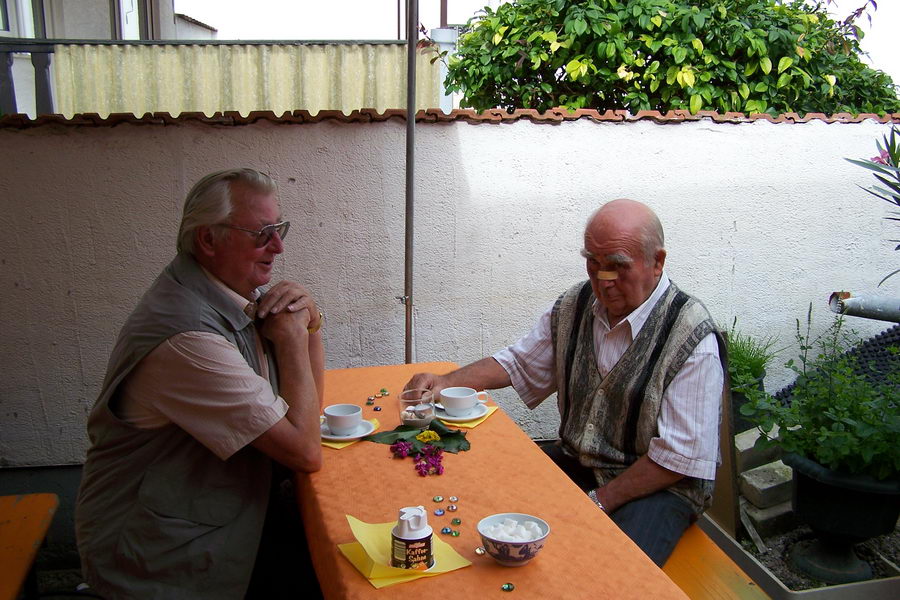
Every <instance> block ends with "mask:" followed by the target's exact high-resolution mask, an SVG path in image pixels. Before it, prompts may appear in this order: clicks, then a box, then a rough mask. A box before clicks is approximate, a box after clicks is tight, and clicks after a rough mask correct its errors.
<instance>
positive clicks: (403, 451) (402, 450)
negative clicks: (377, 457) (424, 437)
mask: <svg viewBox="0 0 900 600" xmlns="http://www.w3.org/2000/svg"><path fill="white" fill-rule="evenodd" d="M391 452H393V453H394V457H395V458H406V457H407V456H409V453H410V452H412V443H410V442H404V441H403V440H397V441H396V442H394V443H393V444H391Z"/></svg>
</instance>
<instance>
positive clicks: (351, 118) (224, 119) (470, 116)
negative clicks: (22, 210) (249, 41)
mask: <svg viewBox="0 0 900 600" xmlns="http://www.w3.org/2000/svg"><path fill="white" fill-rule="evenodd" d="M394 118H396V119H400V120H403V121H405V120H406V110H404V109H387V110H385V111H383V112H379V111H377V110H376V109H374V108H363V109H360V110H354V111H353V112H351V113H350V114H344V113H343V112H342V111H340V110H322V111H319V112H318V113H316V114H311V113H310V112H308V111H306V110H295V111H291V112H285V113H283V114H281V115H276V114H275V113H274V112H272V111H253V112H251V113H249V114H248V115H247V116H243V115H241V113H240V112H238V111H224V112H217V113H215V114H213V115H212V116H206V114H204V113H202V112H183V113H180V114H179V115H177V116H172V115H171V114H169V113H167V112H154V113H149V112H148V113H144V115H142V116H137V115H133V114H131V113H112V114H110V115H109V116H107V117H101V116H100V115H99V114H97V113H82V114H77V115H74V116H73V117H71V118H66V117H65V116H64V115H60V114H52V115H39V116H38V117H37V118H35V119H32V118H30V117H29V116H28V115H26V114H10V115H3V116H0V129H29V128H33V127H41V126H44V125H63V126H67V127H113V126H115V125H119V124H120V123H129V124H132V125H173V124H179V123H194V122H198V123H205V124H209V125H222V126H231V127H234V126H240V125H251V124H253V123H256V122H259V121H268V122H271V123H275V124H279V125H302V124H307V123H319V122H321V121H336V122H341V123H373V122H380V121H388V120H390V119H394ZM581 119H587V120H591V121H595V122H634V121H652V122H655V123H659V124H676V123H683V122H685V121H711V122H714V123H732V124H743V123H754V122H757V121H768V122H770V123H789V124H790V123H808V122H810V121H822V122H824V123H862V122H863V121H867V120H872V121H876V122H878V123H900V113H892V114H891V113H889V114H885V115H884V116H880V115H877V114H873V113H861V114H858V115H853V114H850V113H835V114H833V115H830V116H829V115H825V114H823V113H807V114H806V115H804V116H802V117H801V116H800V115H799V114H797V113H784V114H781V115H778V116H777V117H773V116H771V115H769V114H766V113H752V114H749V115H745V114H744V113H740V112H726V113H725V114H720V113H718V112H717V111H706V110H703V111H700V112H698V113H696V114H692V113H691V112H690V111H687V110H670V111H668V112H666V113H665V114H663V113H661V112H660V111H657V110H642V111H638V113H637V114H631V113H630V112H628V111H626V110H606V111H603V112H600V111H598V110H594V109H578V110H572V111H570V110H566V109H565V108H554V109H551V110H548V111H545V112H538V111H537V110H534V109H519V110H516V111H514V112H512V113H508V112H506V111H505V110H500V109H491V110H486V111H483V112H480V113H479V112H476V111H474V110H471V109H456V110H453V111H452V112H450V113H449V114H446V113H444V112H443V111H441V110H440V109H437V108H429V109H427V110H419V111H418V112H417V113H416V122H417V123H449V122H454V121H462V122H466V123H471V124H474V125H478V124H482V123H489V124H499V123H515V122H517V121H529V122H532V123H543V124H550V125H559V124H561V123H563V122H565V121H578V120H581Z"/></svg>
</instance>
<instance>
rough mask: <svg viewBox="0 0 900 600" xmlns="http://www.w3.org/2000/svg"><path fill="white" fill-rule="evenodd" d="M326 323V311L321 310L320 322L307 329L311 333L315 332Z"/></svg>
mask: <svg viewBox="0 0 900 600" xmlns="http://www.w3.org/2000/svg"><path fill="white" fill-rule="evenodd" d="M324 324H325V313H323V312H322V311H321V310H320V311H319V322H318V323H317V324H316V326H315V327H307V328H306V331H308V332H309V333H315V332H317V331H318V330H320V329H322V325H324Z"/></svg>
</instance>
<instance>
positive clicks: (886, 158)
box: [869, 150, 891, 165]
mask: <svg viewBox="0 0 900 600" xmlns="http://www.w3.org/2000/svg"><path fill="white" fill-rule="evenodd" d="M890 159H891V155H890V154H888V151H887V150H882V151H881V153H880V154H879V155H878V156H873V157H872V158H870V159H869V160H871V161H872V162H874V163H878V164H879V165H889V164H890Z"/></svg>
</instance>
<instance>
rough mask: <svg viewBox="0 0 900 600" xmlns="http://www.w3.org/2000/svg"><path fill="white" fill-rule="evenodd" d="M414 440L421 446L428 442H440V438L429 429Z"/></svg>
mask: <svg viewBox="0 0 900 600" xmlns="http://www.w3.org/2000/svg"><path fill="white" fill-rule="evenodd" d="M416 439H417V440H419V441H420V442H422V443H423V444H427V443H429V442H439V441H440V440H441V436H439V435H438V434H437V433H436V432H434V431H431V430H430V429H426V430H425V431H423V432H422V433H420V434H419V435H417V436H416Z"/></svg>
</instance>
